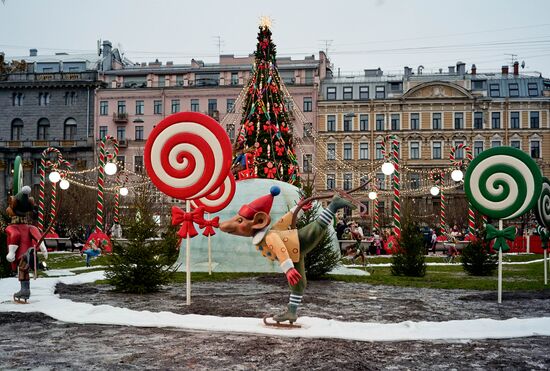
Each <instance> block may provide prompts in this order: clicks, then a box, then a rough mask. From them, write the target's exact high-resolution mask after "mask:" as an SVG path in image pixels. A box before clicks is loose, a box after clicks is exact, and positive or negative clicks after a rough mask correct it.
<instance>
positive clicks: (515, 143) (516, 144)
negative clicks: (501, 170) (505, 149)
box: [510, 140, 521, 149]
mask: <svg viewBox="0 0 550 371" xmlns="http://www.w3.org/2000/svg"><path fill="white" fill-rule="evenodd" d="M510 147H512V148H515V149H521V141H519V140H511V141H510Z"/></svg>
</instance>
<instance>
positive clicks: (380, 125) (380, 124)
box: [376, 114, 384, 131]
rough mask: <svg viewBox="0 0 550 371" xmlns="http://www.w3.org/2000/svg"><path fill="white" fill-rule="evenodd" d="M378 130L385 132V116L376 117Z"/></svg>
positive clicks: (378, 115)
mask: <svg viewBox="0 0 550 371" xmlns="http://www.w3.org/2000/svg"><path fill="white" fill-rule="evenodd" d="M376 130H377V131H384V115H383V114H377V115H376Z"/></svg>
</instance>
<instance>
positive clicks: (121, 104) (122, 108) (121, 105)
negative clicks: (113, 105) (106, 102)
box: [117, 100, 126, 115]
mask: <svg viewBox="0 0 550 371" xmlns="http://www.w3.org/2000/svg"><path fill="white" fill-rule="evenodd" d="M117 113H118V114H119V115H121V114H124V113H126V101H125V100H119V101H118V102H117Z"/></svg>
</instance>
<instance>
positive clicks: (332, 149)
mask: <svg viewBox="0 0 550 371" xmlns="http://www.w3.org/2000/svg"><path fill="white" fill-rule="evenodd" d="M335 159H336V143H328V144H327V160H335Z"/></svg>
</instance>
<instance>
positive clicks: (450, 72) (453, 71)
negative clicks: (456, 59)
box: [449, 66, 455, 75]
mask: <svg viewBox="0 0 550 371" xmlns="http://www.w3.org/2000/svg"><path fill="white" fill-rule="evenodd" d="M454 74H455V66H449V75H454Z"/></svg>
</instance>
